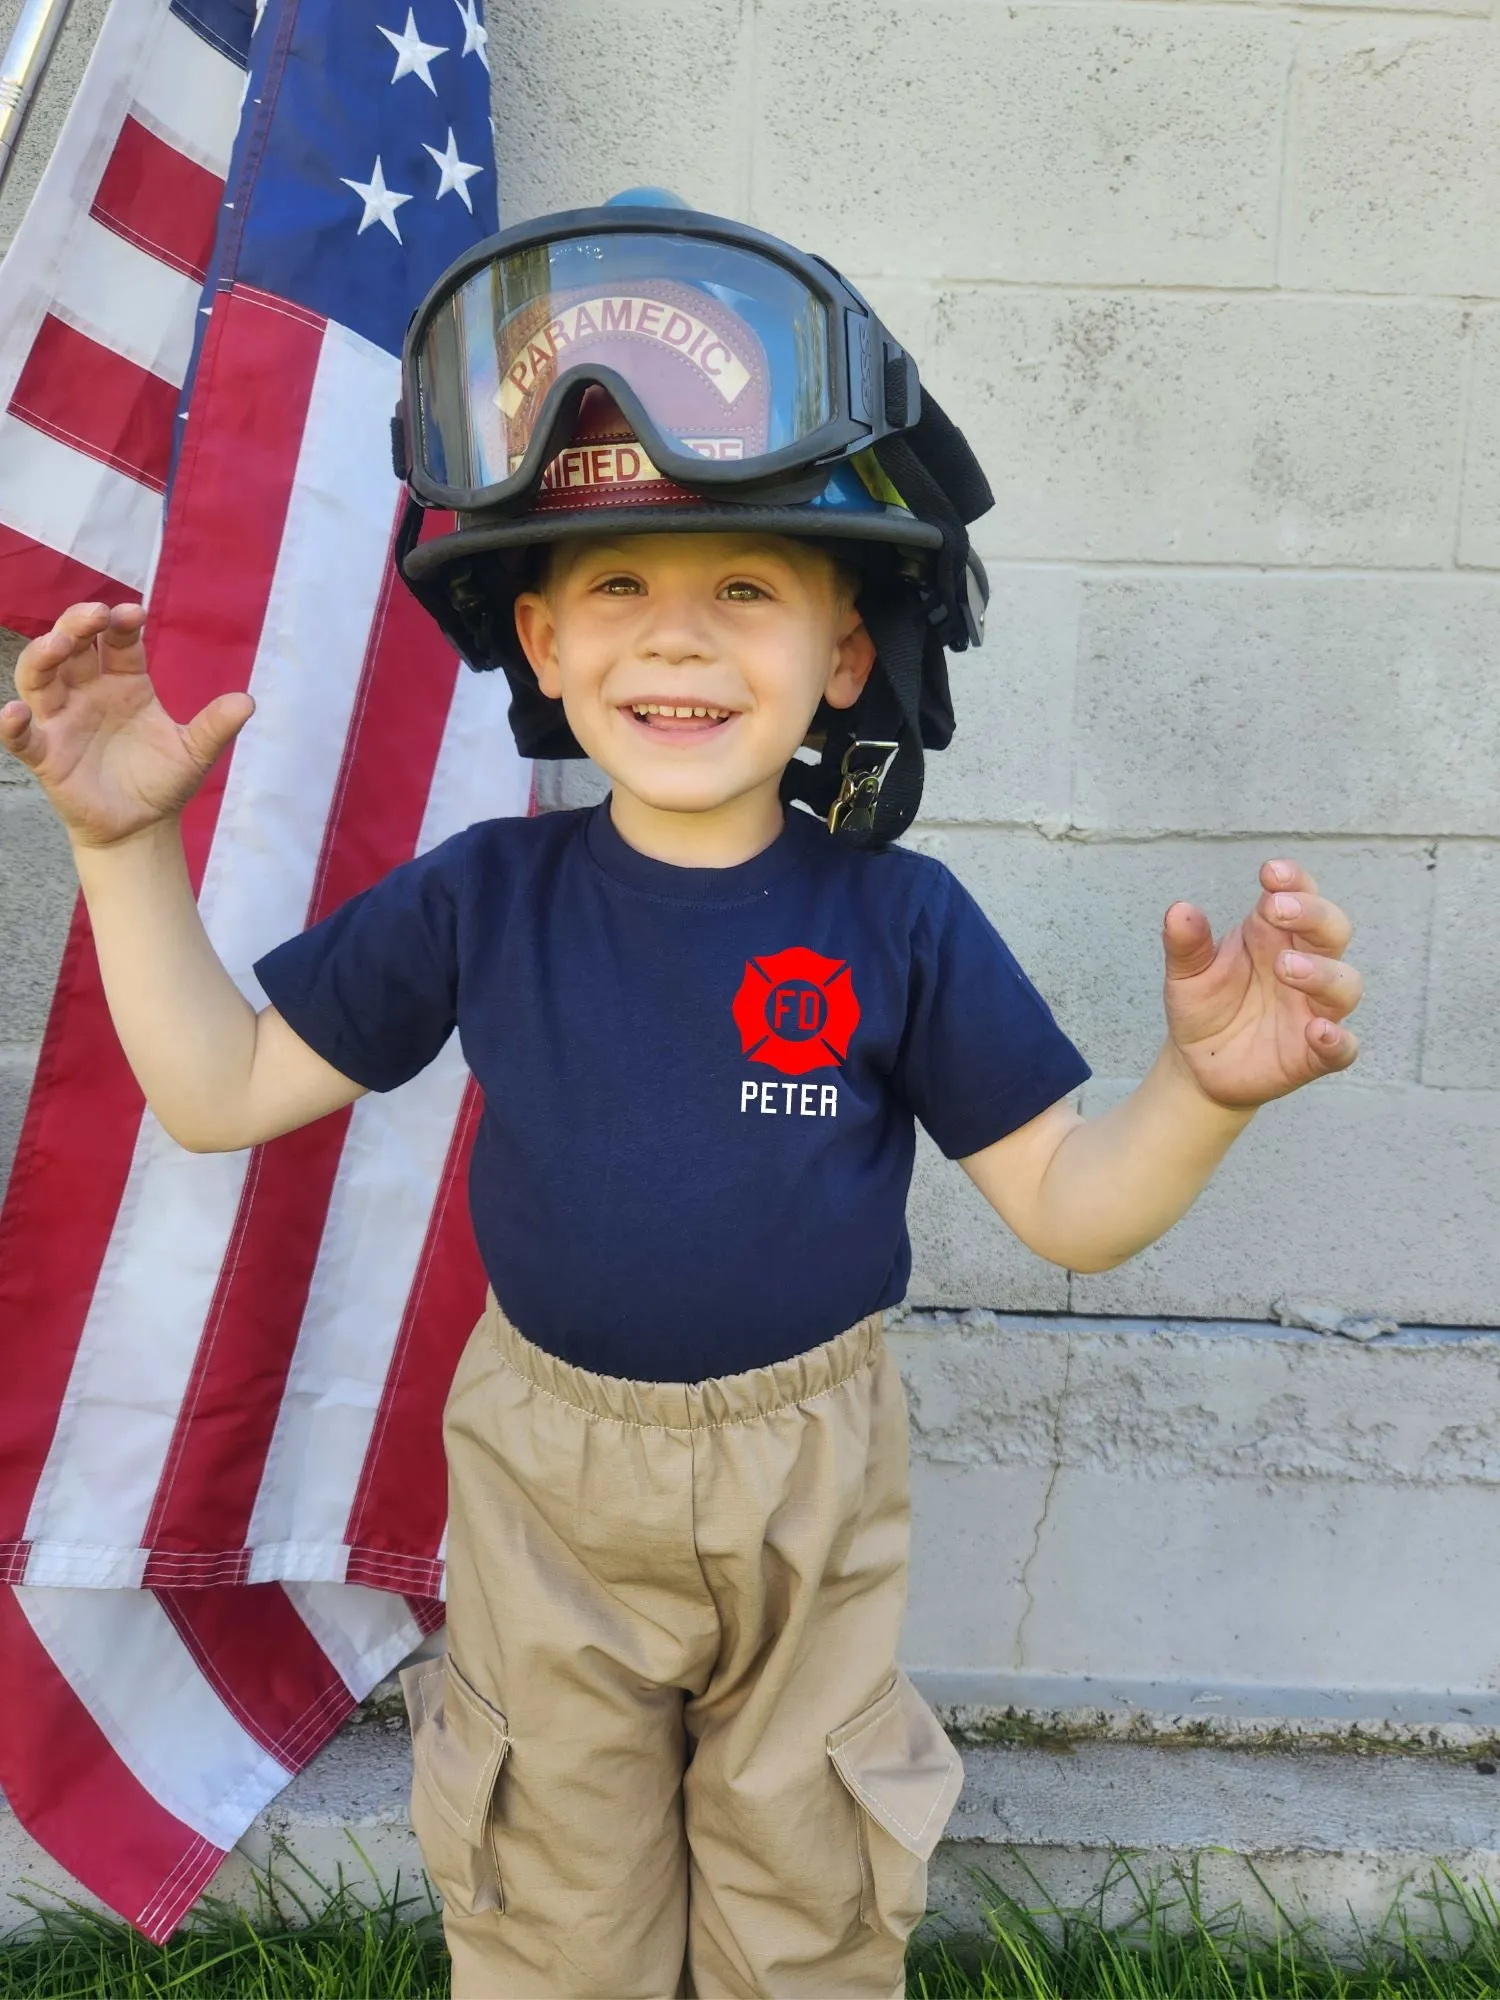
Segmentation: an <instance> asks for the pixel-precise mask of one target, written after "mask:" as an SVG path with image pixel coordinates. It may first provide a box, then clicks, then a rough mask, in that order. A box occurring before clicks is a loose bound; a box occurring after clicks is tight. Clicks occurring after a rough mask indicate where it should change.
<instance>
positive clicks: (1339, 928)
mask: <svg viewBox="0 0 1500 2000" xmlns="http://www.w3.org/2000/svg"><path fill="white" fill-rule="evenodd" d="M1260 879H1261V885H1262V891H1263V893H1262V895H1261V897H1260V900H1259V902H1258V903H1257V904H1256V907H1255V909H1254V910H1253V911H1252V912H1251V913H1250V915H1249V916H1248V917H1246V919H1245V920H1244V922H1243V923H1241V924H1238V925H1236V927H1235V928H1234V930H1232V931H1230V932H1229V933H1228V934H1227V935H1226V936H1225V937H1224V938H1223V940H1222V941H1221V942H1220V943H1219V944H1218V945H1215V943H1214V940H1213V934H1212V932H1211V931H1210V929H1209V925H1208V920H1207V918H1206V917H1205V916H1204V915H1203V913H1202V912H1201V911H1200V910H1197V909H1194V908H1193V906H1192V905H1191V904H1188V903H1174V904H1173V905H1172V907H1171V909H1169V910H1168V912H1167V915H1166V921H1165V924H1164V926H1163V933H1162V942H1163V945H1164V948H1165V951H1166V959H1167V981H1166V1009H1167V1025H1168V1029H1169V1034H1168V1037H1167V1040H1166V1043H1165V1044H1164V1045H1163V1048H1162V1051H1161V1054H1160V1055H1159V1056H1158V1057H1157V1059H1156V1062H1155V1063H1154V1064H1153V1066H1152V1069H1151V1072H1150V1074H1149V1075H1148V1076H1147V1077H1146V1079H1145V1080H1144V1082H1142V1083H1141V1084H1140V1085H1139V1087H1138V1088H1137V1089H1136V1090H1134V1091H1133V1092H1132V1093H1131V1095H1130V1096H1129V1097H1127V1098H1125V1099H1124V1100H1123V1101H1122V1102H1121V1103H1119V1104H1117V1105H1114V1106H1113V1107H1112V1108H1111V1109H1110V1110H1108V1111H1105V1112H1102V1113H1101V1114H1100V1115H1099V1116H1098V1117H1095V1118H1087V1119H1085V1118H1082V1117H1080V1116H1079V1114H1078V1113H1077V1112H1076V1111H1074V1110H1073V1109H1072V1107H1071V1106H1070V1105H1067V1104H1054V1105H1053V1106H1052V1107H1051V1109H1050V1110H1047V1111H1044V1112H1043V1113H1042V1114H1041V1116H1040V1117H1038V1118H1033V1119H1032V1120H1031V1122H1030V1123H1029V1124H1027V1125H1023V1126H1021V1127H1020V1129H1019V1130H1018V1131H1015V1132H1012V1133H1010V1134H1009V1135H1008V1136H1007V1137H1006V1138H1004V1139H1001V1140H999V1141H997V1143H996V1144H995V1145H993V1146H987V1147H985V1148H984V1150H983V1151H981V1152H978V1153H972V1154H970V1155H969V1157H968V1158H967V1159H965V1160H964V1161H963V1162H962V1165H963V1167H964V1169H965V1171H966V1172H967V1173H968V1175H969V1177H970V1178H971V1179H972V1180H973V1182H974V1183H975V1185H976V1186H977V1187H978V1188H979V1190H980V1192H981V1193H982V1194H983V1195H984V1196H985V1198H986V1200H987V1201H988V1202H989V1203H990V1205H991V1207H993V1208H994V1209H995V1210H996V1212H997V1213H998V1214H999V1215H1001V1216H1002V1217H1003V1218H1004V1219H1005V1221H1006V1222H1007V1223H1009V1225H1010V1226H1011V1228H1012V1229H1013V1230H1014V1231H1015V1233H1016V1234H1017V1236H1019V1237H1020V1238H1021V1240H1022V1242H1023V1243H1025V1244H1027V1245H1028V1246H1029V1247H1030V1248H1031V1249H1033V1250H1035V1251H1037V1252H1038V1253H1039V1254H1040V1255H1041V1256H1043V1257H1047V1258H1049V1259H1050V1260H1051V1261H1052V1262H1053V1263H1055V1264H1062V1265H1066V1266H1068V1267H1069V1268H1070V1269H1072V1270H1075V1271H1107V1270H1109V1269H1111V1268H1112V1267H1113V1266H1114V1265H1116V1264H1121V1263H1123V1262H1124V1261H1125V1259H1126V1258H1127V1257H1133V1256H1134V1255H1135V1253H1136V1251H1138V1250H1142V1249H1144V1248H1145V1246H1146V1245H1147V1244H1148V1243H1154V1242H1155V1241H1156V1239H1157V1237H1158V1236H1161V1235H1163V1234H1164V1233H1165V1232H1166V1231H1167V1230H1168V1229H1170V1228H1171V1226H1172V1224H1173V1223H1174V1222H1176V1221H1178V1220H1179V1218H1180V1217H1181V1216H1183V1215H1185V1214H1186V1212H1187V1210H1188V1209H1189V1208H1190V1207H1191V1206H1192V1204H1193V1202H1194V1201H1195V1200H1196V1199H1197V1197H1198V1195H1199V1194H1200V1193H1201V1192H1202V1190H1203V1189H1204V1188H1205V1187H1206V1186H1207V1184H1208V1182H1209V1180H1210V1178H1211V1177H1212V1175H1213V1172H1214V1169H1215V1168H1216V1167H1217V1166H1218V1164H1219V1162H1220V1160H1222V1159H1223V1157H1224V1155H1225V1153H1226V1152H1227V1151H1228V1150H1229V1148H1230V1146H1231V1145H1232V1144H1233V1142H1234V1140H1235V1139H1236V1138H1237V1137H1238V1136H1239V1134H1240V1133H1241V1132H1242V1131H1243V1130H1244V1129H1245V1127H1246V1125H1248V1124H1249V1122H1250V1120H1251V1118H1252V1117H1253V1116H1254V1113H1255V1110H1256V1108H1257V1106H1259V1105H1261V1104H1265V1103H1268V1102H1269V1101H1270V1100H1271V1099H1272V1098H1273V1097H1285V1096H1286V1095H1288V1093H1289V1092H1291V1091H1293V1090H1296V1089H1298V1088H1300V1086H1301V1085H1302V1084H1304V1083H1310V1082H1311V1081H1312V1080H1313V1079H1314V1078H1315V1077H1318V1076H1325V1075H1327V1074H1329V1073H1330V1072H1331V1071H1334V1070H1341V1069H1347V1068H1348V1067H1349V1065H1350V1063H1352V1062H1353V1061H1354V1059H1355V1057H1356V1056H1357V1055H1358V1053H1359V1043H1358V1041H1357V1040H1356V1039H1355V1037H1354V1035H1353V1034H1351V1033H1350V1031H1349V1030H1348V1029H1347V1028H1345V1027H1343V1026H1341V1025H1340V1023H1341V1022H1342V1020H1343V1018H1344V1016H1345V1015H1347V1014H1350V1013H1352V1012H1353V1010H1354V1008H1355V1007H1356V1006H1357V1005H1358V1003H1359V999H1360V994H1361V992H1362V990H1363V988H1362V982H1361V980H1360V976H1359V974H1358V972H1356V971H1355V969H1354V967H1353V966H1351V965H1347V964H1345V963H1344V960H1343V953H1344V951H1345V949H1346V947H1347V945H1348V943H1349V939H1350V936H1351V926H1350V923H1349V920H1348V918H1347V917H1346V916H1345V915H1344V913H1343V911H1342V910H1341V909H1339V908H1338V906H1337V905H1336V904H1334V903H1330V902H1328V901H1327V900H1326V899H1325V898H1324V897H1322V896H1319V895H1318V893H1317V884H1316V883H1315V882H1314V881H1313V880H1312V878H1311V876H1309V875H1307V874H1306V873H1305V872H1303V871H1302V870H1301V869H1299V868H1297V867H1296V866H1295V864H1293V863H1292V862H1287V861H1268V862H1267V863H1266V864H1265V866H1264V867H1263V868H1262V869H1261V871H1260Z"/></svg>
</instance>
